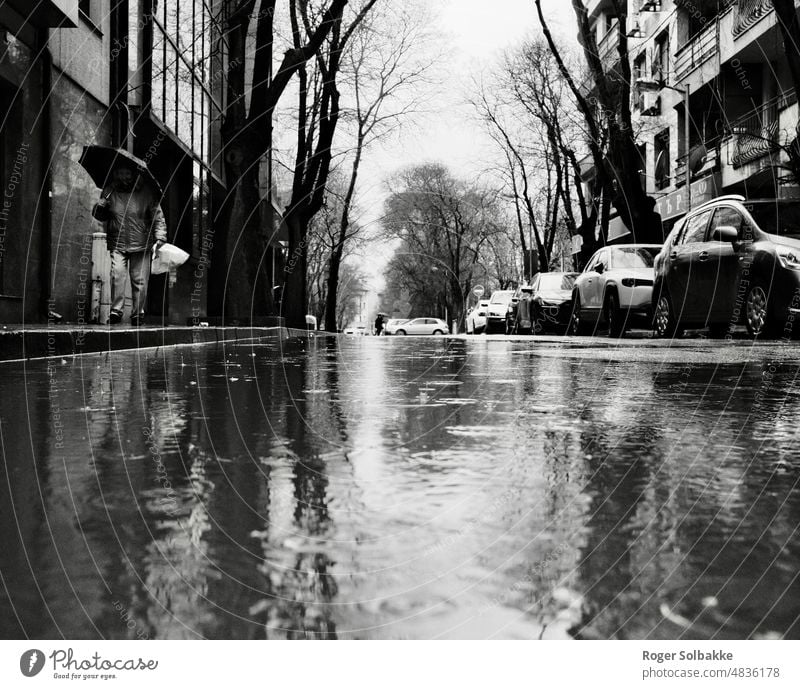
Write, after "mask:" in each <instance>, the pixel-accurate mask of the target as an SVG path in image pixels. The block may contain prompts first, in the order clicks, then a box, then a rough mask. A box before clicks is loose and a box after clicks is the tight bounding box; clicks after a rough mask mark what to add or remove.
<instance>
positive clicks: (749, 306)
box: [744, 283, 772, 337]
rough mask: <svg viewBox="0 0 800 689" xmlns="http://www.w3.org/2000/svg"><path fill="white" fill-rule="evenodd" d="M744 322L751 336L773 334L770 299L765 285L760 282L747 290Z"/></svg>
mask: <svg viewBox="0 0 800 689" xmlns="http://www.w3.org/2000/svg"><path fill="white" fill-rule="evenodd" d="M744 324H745V325H746V326H747V332H748V333H749V334H750V336H751V337H764V336H768V335H770V334H771V330H772V327H771V326H772V324H771V323H770V318H769V300H768V297H767V292H766V290H765V289H764V287H763V286H762V285H760V284H758V283H756V284H754V285H753V286H752V287H750V289H749V290H747V294H746V295H745V298H744Z"/></svg>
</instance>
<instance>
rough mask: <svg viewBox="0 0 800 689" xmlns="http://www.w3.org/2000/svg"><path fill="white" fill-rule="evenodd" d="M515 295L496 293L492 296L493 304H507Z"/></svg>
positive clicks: (511, 293)
mask: <svg viewBox="0 0 800 689" xmlns="http://www.w3.org/2000/svg"><path fill="white" fill-rule="evenodd" d="M513 294H514V293H513V292H495V293H494V294H493V295H492V304H507V303H508V302H510V301H511V297H512V295H513Z"/></svg>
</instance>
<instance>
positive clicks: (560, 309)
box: [517, 272, 579, 335]
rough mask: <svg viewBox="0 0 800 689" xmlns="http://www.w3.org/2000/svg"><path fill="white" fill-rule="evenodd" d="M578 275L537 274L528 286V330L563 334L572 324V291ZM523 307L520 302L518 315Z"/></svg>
mask: <svg viewBox="0 0 800 689" xmlns="http://www.w3.org/2000/svg"><path fill="white" fill-rule="evenodd" d="M578 275H579V273H562V272H553V273H539V274H538V275H536V276H535V277H534V278H533V282H532V283H531V295H530V297H529V298H528V301H529V305H528V311H529V314H530V320H531V326H530V327H531V330H532V332H533V333H534V334H536V335H538V334H540V333H544V332H548V331H549V332H556V333H559V334H566V333H567V332H568V331H569V327H570V323H571V321H572V290H573V288H574V286H575V279H576V278H577V277H578ZM524 310H525V307H524V306H523V305H522V301H520V306H519V307H518V308H517V311H518V313H519V312H523V311H524Z"/></svg>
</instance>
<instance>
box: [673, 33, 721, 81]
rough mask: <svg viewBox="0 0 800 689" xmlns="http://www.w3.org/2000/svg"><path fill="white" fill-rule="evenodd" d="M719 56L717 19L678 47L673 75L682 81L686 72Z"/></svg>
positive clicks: (688, 72)
mask: <svg viewBox="0 0 800 689" xmlns="http://www.w3.org/2000/svg"><path fill="white" fill-rule="evenodd" d="M714 56H717V57H719V19H716V20H714V21H713V22H711V23H709V25H708V26H706V27H705V28H704V29H702V30H701V31H699V32H698V33H696V34H695V35H694V36H693V37H692V38H690V39H689V41H688V43H686V44H685V45H683V46H681V47H680V48H678V52H677V53H676V55H675V75H676V77H677V79H678V81H682V80H683V79H684V78H685V77H686V76H687V75H688V74H690V73H691V72H693V71H694V70H695V69H697V68H698V67H700V66H701V65H702V64H704V63H705V62H707V61H708V60H709V59H710V58H712V57H714Z"/></svg>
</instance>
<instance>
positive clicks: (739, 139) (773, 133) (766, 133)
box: [730, 97, 782, 168]
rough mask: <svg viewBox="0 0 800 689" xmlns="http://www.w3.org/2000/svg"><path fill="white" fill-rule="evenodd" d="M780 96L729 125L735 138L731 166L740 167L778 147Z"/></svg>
mask: <svg viewBox="0 0 800 689" xmlns="http://www.w3.org/2000/svg"><path fill="white" fill-rule="evenodd" d="M781 98H782V97H779V98H773V99H772V100H770V101H767V102H766V103H764V104H763V105H762V106H761V107H760V108H758V109H756V110H754V111H753V112H751V113H749V114H748V115H745V116H744V117H741V118H739V119H738V120H736V121H735V122H733V123H732V124H731V125H730V129H731V133H732V134H733V136H734V137H735V138H736V145H735V149H734V152H733V155H732V156H731V164H732V165H733V167H735V168H737V167H742V166H743V165H746V164H747V163H751V162H753V161H754V160H758V159H759V158H761V157H762V156H765V155H767V154H768V153H770V152H772V151H774V150H775V149H776V148H778V138H777V137H778V104H779V102H780V99H781Z"/></svg>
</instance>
